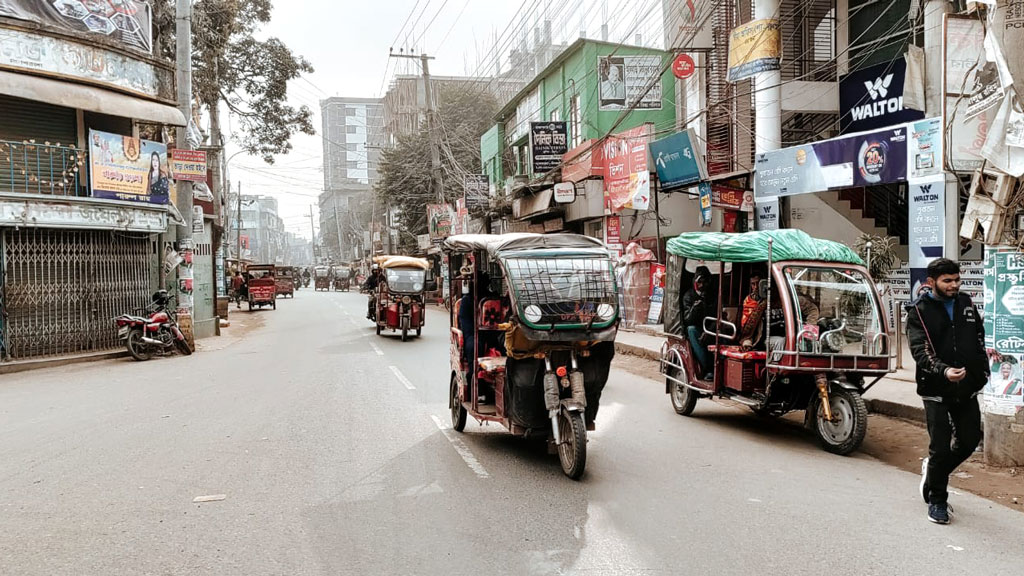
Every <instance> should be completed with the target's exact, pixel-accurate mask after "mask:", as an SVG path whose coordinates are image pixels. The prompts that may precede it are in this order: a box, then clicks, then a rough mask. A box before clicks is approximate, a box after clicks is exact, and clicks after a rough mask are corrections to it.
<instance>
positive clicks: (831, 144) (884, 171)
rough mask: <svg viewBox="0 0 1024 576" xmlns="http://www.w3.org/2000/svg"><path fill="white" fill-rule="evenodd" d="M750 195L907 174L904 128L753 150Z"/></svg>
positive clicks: (859, 183) (882, 181) (885, 179)
mask: <svg viewBox="0 0 1024 576" xmlns="http://www.w3.org/2000/svg"><path fill="white" fill-rule="evenodd" d="M755 165H756V168H757V172H756V175H755V180H754V195H755V197H756V198H758V199H761V198H769V197H774V196H792V195H794V194H806V193H808V192H823V191H825V190H828V189H830V188H848V187H853V186H874V185H876V184H892V183H895V182H902V181H905V180H906V179H907V127H906V126H897V127H892V128H887V129H885V130H879V131H876V132H864V133H860V134H851V135H849V136H841V137H839V138H833V139H831V140H824V141H821V142H816V143H813V144H804V145H802V146H793V147H790V148H783V149H781V150H774V151H772V152H766V153H764V154H758V155H757V156H756V159H755Z"/></svg>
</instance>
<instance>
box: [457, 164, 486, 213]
mask: <svg viewBox="0 0 1024 576" xmlns="http://www.w3.org/2000/svg"><path fill="white" fill-rule="evenodd" d="M462 186H463V193H464V194H465V196H466V208H467V209H468V210H469V211H470V212H471V213H473V214H479V213H481V212H485V211H487V207H488V205H489V204H490V198H491V183H490V181H489V180H488V178H487V174H467V175H466V176H465V177H464V178H463V180H462Z"/></svg>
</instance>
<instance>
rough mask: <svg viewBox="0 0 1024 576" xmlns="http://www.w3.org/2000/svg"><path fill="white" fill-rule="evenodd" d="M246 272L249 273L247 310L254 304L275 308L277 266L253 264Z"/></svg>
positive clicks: (260, 306)
mask: <svg viewBox="0 0 1024 576" xmlns="http://www.w3.org/2000/svg"><path fill="white" fill-rule="evenodd" d="M246 272H247V273H248V274H249V282H248V284H249V310H252V309H253V307H254V306H256V307H259V308H263V307H264V306H270V307H271V308H273V309H274V310H277V278H276V275H277V266H274V265H273V264H254V265H251V266H249V268H248V269H247V270H246Z"/></svg>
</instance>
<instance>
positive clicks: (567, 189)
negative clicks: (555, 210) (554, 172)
mask: <svg viewBox="0 0 1024 576" xmlns="http://www.w3.org/2000/svg"><path fill="white" fill-rule="evenodd" d="M575 200H576V185H575V184H573V183H572V182H559V183H558V184H555V203H556V204H571V203H572V202H574V201H575Z"/></svg>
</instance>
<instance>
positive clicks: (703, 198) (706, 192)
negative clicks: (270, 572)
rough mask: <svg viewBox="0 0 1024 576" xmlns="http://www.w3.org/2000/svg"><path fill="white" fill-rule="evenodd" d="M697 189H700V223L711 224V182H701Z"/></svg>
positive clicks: (702, 224) (703, 224)
mask: <svg viewBox="0 0 1024 576" xmlns="http://www.w3.org/2000/svg"><path fill="white" fill-rule="evenodd" d="M697 189H698V190H699V191H700V194H699V196H698V198H699V201H700V225H701V226H711V184H710V183H709V182H701V183H700V184H699V185H698V186H697Z"/></svg>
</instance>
